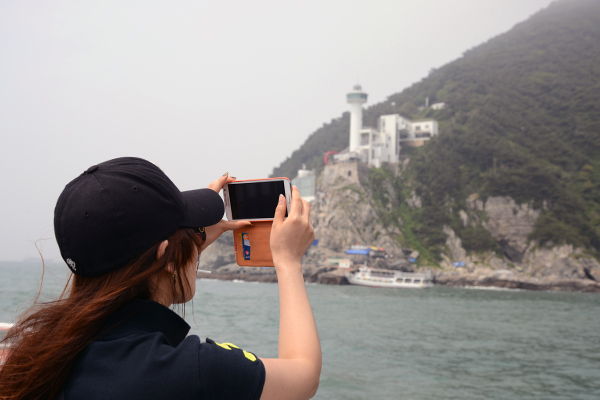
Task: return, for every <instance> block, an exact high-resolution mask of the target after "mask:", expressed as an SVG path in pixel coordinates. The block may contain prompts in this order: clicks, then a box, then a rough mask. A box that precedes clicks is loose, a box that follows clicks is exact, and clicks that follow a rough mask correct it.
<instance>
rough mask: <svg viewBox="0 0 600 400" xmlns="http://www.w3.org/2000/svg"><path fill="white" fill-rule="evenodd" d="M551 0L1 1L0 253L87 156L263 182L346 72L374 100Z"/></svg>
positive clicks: (336, 99) (46, 222)
mask: <svg viewBox="0 0 600 400" xmlns="http://www.w3.org/2000/svg"><path fill="white" fill-rule="evenodd" d="M550 2H551V1H550V0H494V1H490V0H454V1H447V0H446V1H444V0H419V1H414V0H413V1H408V0H395V1H392V0H387V1H381V0H371V1H355V0H332V1H327V0H319V1H314V0H304V1H302V2H300V1H298V2H283V1H263V0H254V1H252V2H250V1H241V0H240V1H198V0H194V1H188V0H181V1H177V2H172V1H171V2H166V1H149V0H144V1H127V2H123V1H113V0H102V1H92V0H86V1H83V2H81V1H80V2H77V1H61V0H53V1H23V0H2V2H0V139H1V143H0V188H1V190H2V194H1V196H2V197H1V200H0V260H20V259H23V258H26V257H34V256H36V254H37V253H36V250H35V247H34V246H33V242H34V241H36V240H37V239H41V238H51V237H53V235H54V233H53V225H52V220H53V212H54V205H55V203H56V199H57V198H58V195H59V194H60V192H61V191H62V189H63V187H64V186H65V185H66V184H67V183H68V182H69V181H70V180H72V179H73V178H75V177H76V176H77V175H79V174H80V173H81V172H83V171H84V170H85V169H87V168H88V167H89V166H90V165H93V164H97V163H99V162H102V161H106V160H108V159H111V158H114V157H120V156H137V157H142V158H146V159H148V160H150V161H152V162H154V163H155V164H157V165H158V166H159V167H161V168H162V169H163V170H164V171H165V172H166V173H167V175H169V177H170V178H171V179H172V180H173V181H174V182H175V184H176V185H177V186H178V187H179V188H180V189H181V190H188V189H194V188H198V187H204V186H206V185H207V184H208V183H209V182H211V181H212V180H214V179H216V177H218V176H220V175H221V174H223V173H224V172H225V171H229V172H230V173H231V175H233V176H236V177H238V178H240V179H242V178H246V179H250V178H260V177H266V176H267V175H268V174H269V173H270V172H271V170H272V168H273V167H274V166H276V165H279V163H280V162H281V161H283V160H284V159H285V158H286V157H288V156H289V155H291V153H292V152H293V151H294V150H295V149H297V148H298V147H299V146H300V145H301V144H302V143H303V142H304V140H306V138H307V137H308V135H310V134H311V133H312V132H314V131H315V130H316V129H317V128H318V127H320V126H321V125H322V124H323V123H325V122H329V121H330V120H331V119H332V118H337V117H339V116H340V115H341V113H342V112H344V111H346V110H347V105H346V103H345V94H346V92H347V91H349V90H350V89H351V88H352V86H353V85H354V84H355V83H356V82H360V83H361V84H362V86H363V89H364V90H365V91H366V92H368V93H369V103H368V104H373V103H377V102H380V101H382V100H385V98H386V97H387V96H389V95H391V94H393V93H396V92H399V91H401V90H402V89H404V88H406V87H407V86H409V85H411V84H412V83H414V82H417V81H419V80H420V79H422V78H423V77H425V76H426V75H427V73H428V72H429V70H430V69H431V68H438V67H440V66H442V65H444V64H446V63H448V62H450V61H452V60H454V59H456V58H458V57H460V56H461V54H462V53H463V52H464V51H465V50H467V49H470V48H472V47H474V46H476V45H478V44H481V43H483V42H485V41H487V40H488V39H490V38H492V37H494V36H496V35H498V34H500V33H503V32H506V31H508V30H509V29H510V28H512V27H513V26H514V25H515V24H516V23H518V22H520V21H523V20H525V19H527V18H528V17H529V16H531V15H532V14H534V13H535V12H537V11H538V10H540V9H542V8H544V7H546V6H547V5H548V4H549V3H550ZM368 104H367V105H368ZM442 133H443V132H442ZM290 178H293V177H290ZM43 252H44V256H45V257H46V258H49V259H53V258H54V259H56V258H58V257H59V252H58V248H57V246H56V244H55V242H54V240H48V241H46V242H45V245H44V248H43Z"/></svg>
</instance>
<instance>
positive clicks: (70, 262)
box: [66, 258, 77, 270]
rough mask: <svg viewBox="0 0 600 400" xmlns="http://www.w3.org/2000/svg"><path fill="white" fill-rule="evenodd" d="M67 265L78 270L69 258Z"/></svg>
mask: <svg viewBox="0 0 600 400" xmlns="http://www.w3.org/2000/svg"><path fill="white" fill-rule="evenodd" d="M66 261H67V264H69V267H71V268H72V269H73V270H77V268H75V261H73V260H71V259H70V258H67V260H66Z"/></svg>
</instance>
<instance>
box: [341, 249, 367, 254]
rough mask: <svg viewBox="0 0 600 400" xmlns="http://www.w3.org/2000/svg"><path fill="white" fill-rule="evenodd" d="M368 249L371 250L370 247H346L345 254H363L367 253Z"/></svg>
mask: <svg viewBox="0 0 600 400" xmlns="http://www.w3.org/2000/svg"><path fill="white" fill-rule="evenodd" d="M369 251H372V250H371V249H360V250H355V249H348V250H346V254H363V255H369Z"/></svg>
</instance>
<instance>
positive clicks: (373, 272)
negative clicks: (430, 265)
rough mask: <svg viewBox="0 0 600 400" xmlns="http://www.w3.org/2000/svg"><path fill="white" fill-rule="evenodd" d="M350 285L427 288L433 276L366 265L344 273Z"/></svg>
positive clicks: (431, 284)
mask: <svg viewBox="0 0 600 400" xmlns="http://www.w3.org/2000/svg"><path fill="white" fill-rule="evenodd" d="M346 278H347V279H348V282H350V283H351V284H352V285H361V286H372V287H387V288H419V289H421V288H428V287H432V286H433V276H432V275H429V274H419V273H414V272H402V271H392V270H389V269H376V268H369V267H366V266H363V267H359V268H358V271H355V272H349V273H347V274H346Z"/></svg>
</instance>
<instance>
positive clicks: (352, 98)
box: [346, 85, 367, 152]
mask: <svg viewBox="0 0 600 400" xmlns="http://www.w3.org/2000/svg"><path fill="white" fill-rule="evenodd" d="M346 100H347V101H348V103H350V148H349V149H348V150H350V151H351V152H352V151H357V150H358V148H359V147H360V130H361V129H362V105H363V104H365V103H366V102H367V94H366V93H365V92H363V90H362V87H360V85H354V87H353V88H352V91H351V92H350V93H348V94H347V95H346Z"/></svg>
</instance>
